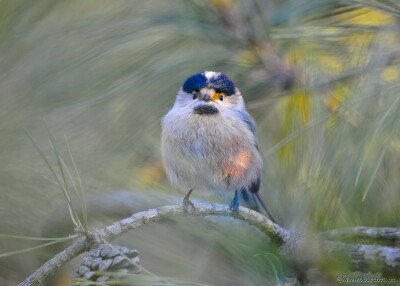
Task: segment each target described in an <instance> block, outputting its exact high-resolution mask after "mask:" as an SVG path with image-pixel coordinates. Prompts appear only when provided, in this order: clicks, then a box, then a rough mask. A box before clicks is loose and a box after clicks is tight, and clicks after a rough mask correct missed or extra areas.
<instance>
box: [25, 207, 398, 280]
mask: <svg viewBox="0 0 400 286" xmlns="http://www.w3.org/2000/svg"><path fill="white" fill-rule="evenodd" d="M194 206H195V208H194V210H192V211H191V212H189V213H187V212H186V211H185V209H184V208H183V206H182V205H172V206H164V207H160V208H158V209H149V210H147V211H143V212H139V213H135V214H133V215H132V216H130V217H128V218H125V219H122V220H120V221H118V222H115V223H113V224H112V225H110V226H107V227H105V228H102V229H100V230H97V231H95V232H93V233H91V234H90V235H89V236H88V237H85V238H82V239H80V240H79V241H77V242H75V243H74V244H73V245H71V246H70V247H68V248H67V249H65V250H64V251H63V252H61V253H59V254H57V255H56V256H55V257H54V258H52V259H51V260H49V261H47V262H46V263H45V264H43V265H42V266H41V267H40V268H39V269H37V270H36V271H35V272H34V273H33V274H32V275H30V276H29V277H28V278H27V279H26V280H25V281H23V282H21V283H20V284H19V285H20V286H27V285H38V284H40V283H41V281H43V279H44V278H46V277H47V276H48V275H50V274H52V273H54V271H56V270H57V269H58V268H60V267H61V266H62V265H64V264H65V263H66V262H68V261H69V260H71V259H72V258H74V257H76V256H78V255H79V254H81V253H83V252H84V251H87V250H89V249H91V248H92V247H93V246H95V245H97V244H99V243H101V242H102V239H104V240H107V241H110V240H112V239H114V238H115V237H117V236H119V235H120V234H122V233H124V232H126V231H128V230H132V229H135V228H138V227H140V226H142V225H144V224H146V223H149V222H153V221H158V220H161V219H164V218H167V217H171V216H182V215H191V216H224V217H228V216H233V213H232V211H231V210H230V209H229V206H227V205H222V204H209V203H199V202H196V203H195V204H194ZM235 218H236V219H240V220H242V221H245V222H247V223H249V224H251V225H254V226H255V227H257V228H259V229H260V230H261V231H263V232H264V233H265V234H266V235H268V236H269V237H270V238H271V239H272V240H273V241H274V242H276V243H277V245H278V246H283V250H284V252H285V254H286V255H289V257H290V256H292V257H293V256H295V255H296V256H300V257H301V256H302V255H303V254H306V253H304V250H306V249H307V248H304V247H303V246H305V245H306V244H310V243H308V238H306V237H305V236H303V235H301V234H299V233H297V232H294V231H291V230H287V229H285V228H283V227H280V226H279V225H277V224H275V223H273V222H272V221H270V220H269V219H268V218H267V217H265V216H264V215H262V214H260V213H258V212H256V211H253V210H250V209H247V208H245V207H240V208H239V214H238V215H237V216H235ZM317 241H318V240H317ZM321 246H322V247H321V248H322V251H323V253H325V254H336V253H338V252H345V253H347V254H348V255H346V256H347V257H348V258H349V260H350V262H351V264H352V265H363V264H365V263H370V262H374V263H377V262H378V263H380V264H379V265H380V266H381V267H380V269H382V270H385V272H388V273H400V249H399V248H395V247H381V246H375V245H374V246H372V245H351V244H345V243H341V242H333V241H323V242H322V243H321ZM355 268H356V269H358V270H361V269H364V268H365V267H364V268H363V267H355Z"/></svg>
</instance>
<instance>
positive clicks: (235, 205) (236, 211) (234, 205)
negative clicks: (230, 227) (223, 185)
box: [229, 191, 239, 216]
mask: <svg viewBox="0 0 400 286" xmlns="http://www.w3.org/2000/svg"><path fill="white" fill-rule="evenodd" d="M229 209H230V210H231V211H233V216H237V215H238V214H239V196H238V193H237V191H235V196H234V197H233V200H232V202H231V204H230V207H229Z"/></svg>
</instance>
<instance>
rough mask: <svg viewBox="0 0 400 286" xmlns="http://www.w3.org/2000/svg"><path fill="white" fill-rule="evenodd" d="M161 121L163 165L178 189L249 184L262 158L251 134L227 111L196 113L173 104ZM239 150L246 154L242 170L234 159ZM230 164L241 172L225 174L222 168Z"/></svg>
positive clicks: (226, 187) (226, 168)
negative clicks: (209, 113)
mask: <svg viewBox="0 0 400 286" xmlns="http://www.w3.org/2000/svg"><path fill="white" fill-rule="evenodd" d="M162 125H163V131H162V142H161V143H162V154H163V163H164V167H165V170H166V173H167V176H168V178H169V180H170V181H171V183H172V184H173V185H175V186H177V187H178V188H180V189H181V190H182V191H185V192H187V191H188V190H189V189H193V188H194V189H212V190H217V191H230V190H235V189H240V188H242V187H247V186H249V185H250V184H251V183H252V182H253V181H254V180H256V179H257V177H258V176H259V173H260V170H261V168H262V161H261V158H260V155H259V154H258V151H257V149H256V148H255V138H254V135H253V134H252V133H251V131H250V130H249V129H248V128H247V127H246V126H245V125H244V124H243V123H242V122H240V120H239V119H237V118H236V117H234V116H231V115H230V114H229V113H227V112H226V113H224V115H221V114H220V113H218V114H212V115H198V114H193V113H192V112H191V110H188V109H183V108H174V109H171V110H170V112H168V114H167V115H166V116H165V117H164V118H163V124H162ZM240 152H242V153H243V152H245V153H246V154H248V158H247V157H246V158H247V160H248V162H247V161H246V162H244V163H246V164H247V165H246V166H244V167H243V168H242V169H243V170H242V169H241V168H239V167H240V162H239V163H235V160H236V161H237V159H236V158H239V157H238V156H240ZM242 161H243V160H242ZM232 164H236V165H237V166H239V167H237V166H236V165H235V166H236V167H237V168H236V169H238V170H239V169H240V170H239V171H240V172H241V173H240V172H239V171H238V172H231V174H232V177H229V178H228V177H227V176H230V175H228V172H227V171H226V170H228V169H229V168H230V169H232V167H231V165H232ZM238 164H239V165H238ZM236 169H235V170H236ZM233 175H235V176H233Z"/></svg>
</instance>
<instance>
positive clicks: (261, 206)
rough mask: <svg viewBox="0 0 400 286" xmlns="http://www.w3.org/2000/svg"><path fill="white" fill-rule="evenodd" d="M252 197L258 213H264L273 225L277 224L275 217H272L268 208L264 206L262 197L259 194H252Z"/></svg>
mask: <svg viewBox="0 0 400 286" xmlns="http://www.w3.org/2000/svg"><path fill="white" fill-rule="evenodd" d="M251 196H252V197H253V200H254V201H255V203H256V204H257V208H258V211H262V212H264V213H265V214H266V215H267V216H268V217H269V218H270V219H271V220H272V222H273V223H276V220H275V217H274V216H273V215H272V213H271V212H270V211H269V209H268V208H267V206H266V205H265V204H264V202H263V200H262V199H261V197H260V194H259V193H258V192H257V193H254V194H251Z"/></svg>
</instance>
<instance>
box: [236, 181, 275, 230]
mask: <svg viewBox="0 0 400 286" xmlns="http://www.w3.org/2000/svg"><path fill="white" fill-rule="evenodd" d="M240 195H241V199H243V201H244V202H245V203H246V205H247V206H248V207H250V208H251V209H253V210H255V211H257V212H259V213H263V214H264V215H266V216H268V217H269V218H270V219H271V220H272V222H273V223H276V220H275V217H274V216H273V215H272V213H271V212H270V211H269V209H268V208H267V206H266V205H265V203H264V202H263V200H262V199H261V197H260V194H259V193H258V189H257V190H256V191H255V192H251V191H248V190H246V189H245V188H243V189H242V190H241V192H240Z"/></svg>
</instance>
